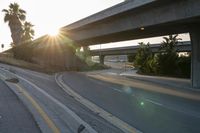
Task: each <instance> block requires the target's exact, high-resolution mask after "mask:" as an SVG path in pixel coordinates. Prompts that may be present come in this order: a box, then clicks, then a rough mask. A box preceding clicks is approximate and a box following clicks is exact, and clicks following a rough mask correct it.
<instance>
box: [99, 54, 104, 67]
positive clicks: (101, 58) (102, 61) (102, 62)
mask: <svg viewBox="0 0 200 133" xmlns="http://www.w3.org/2000/svg"><path fill="white" fill-rule="evenodd" d="M104 57H105V55H100V56H99V61H100V64H102V65H104Z"/></svg>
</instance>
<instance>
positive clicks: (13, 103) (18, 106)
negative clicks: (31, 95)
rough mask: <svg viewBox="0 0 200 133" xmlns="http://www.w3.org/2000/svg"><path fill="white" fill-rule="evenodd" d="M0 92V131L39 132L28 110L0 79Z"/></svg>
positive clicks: (8, 132) (7, 132) (16, 132)
mask: <svg viewBox="0 0 200 133" xmlns="http://www.w3.org/2000/svg"><path fill="white" fill-rule="evenodd" d="M0 92H1V93H0V132H1V133H40V132H41V131H40V129H39V127H38V125H37V124H36V122H35V120H34V118H33V117H32V115H31V114H30V112H29V111H28V110H27V108H26V107H25V106H24V105H23V104H22V102H21V101H20V100H19V99H18V97H17V96H16V95H15V94H14V93H13V92H12V91H11V90H10V88H9V87H8V86H7V85H6V84H5V83H4V82H3V81H2V80H0Z"/></svg>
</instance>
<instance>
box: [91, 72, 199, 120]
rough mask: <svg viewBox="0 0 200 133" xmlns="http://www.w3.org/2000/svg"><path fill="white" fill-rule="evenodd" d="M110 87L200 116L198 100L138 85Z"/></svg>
mask: <svg viewBox="0 0 200 133" xmlns="http://www.w3.org/2000/svg"><path fill="white" fill-rule="evenodd" d="M107 77H108V76H107ZM124 79H126V78H124ZM89 80H92V81H93V82H95V83H97V84H100V85H107V86H109V85H110V83H109V82H104V81H101V80H98V79H93V78H91V77H90V78H89ZM132 82H137V83H140V84H143V85H144V84H148V85H151V86H152V85H154V86H156V88H157V89H159V87H158V86H160V87H162V88H163V86H162V85H158V84H155V83H149V82H145V81H141V80H136V79H132ZM110 89H113V90H114V91H118V92H121V93H125V94H128V95H131V96H134V97H143V98H144V99H145V100H147V101H148V102H151V103H154V104H157V105H159V106H163V107H165V108H168V109H171V110H175V111H177V112H181V113H185V114H187V115H191V116H195V117H200V106H199V105H200V102H199V101H196V100H188V99H185V98H179V97H175V96H171V95H165V94H161V93H158V92H152V91H146V90H143V89H141V88H137V87H135V88H131V87H129V86H127V85H125V86H119V85H116V84H112V87H110ZM165 89H171V88H167V87H165ZM147 90H148V89H147Z"/></svg>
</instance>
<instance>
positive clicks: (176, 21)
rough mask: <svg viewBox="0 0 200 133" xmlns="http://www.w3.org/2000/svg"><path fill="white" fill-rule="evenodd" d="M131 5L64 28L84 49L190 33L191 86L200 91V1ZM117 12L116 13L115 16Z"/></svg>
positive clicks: (170, 0)
mask: <svg viewBox="0 0 200 133" xmlns="http://www.w3.org/2000/svg"><path fill="white" fill-rule="evenodd" d="M143 1H144V2H146V3H145V4H142V5H140V6H135V5H134V4H137V2H139V0H134V1H128V2H124V3H122V4H119V5H116V6H114V7H112V8H110V9H107V10H104V11H102V12H99V13H97V14H94V15H92V16H89V17H87V18H85V19H83V20H80V21H78V22H75V23H73V24H71V25H68V26H65V27H63V28H61V31H62V32H63V34H65V35H66V36H69V37H70V38H72V39H73V40H74V41H76V42H77V43H78V45H81V46H87V45H95V44H102V43H110V42H117V41H125V40H133V39H142V38H148V37H156V36H162V35H169V34H178V33H186V32H187V33H190V35H191V43H192V72H191V74H192V75H191V77H192V78H191V79H192V86H193V87H195V88H200V52H199V51H200V28H199V27H200V6H199V5H200V0H143ZM116 12H117V13H116Z"/></svg>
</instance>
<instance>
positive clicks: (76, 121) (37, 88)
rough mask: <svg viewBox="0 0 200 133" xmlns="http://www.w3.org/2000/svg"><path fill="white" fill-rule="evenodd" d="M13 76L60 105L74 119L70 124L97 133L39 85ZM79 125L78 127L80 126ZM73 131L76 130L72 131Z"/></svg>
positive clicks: (90, 132)
mask: <svg viewBox="0 0 200 133" xmlns="http://www.w3.org/2000/svg"><path fill="white" fill-rule="evenodd" d="M3 71H6V72H8V73H10V72H9V71H7V70H3ZM11 74H12V75H14V76H16V77H17V78H19V79H21V80H23V81H25V82H27V83H28V84H30V85H31V86H33V87H34V88H35V89H36V90H37V91H39V92H40V93H42V94H43V95H44V96H46V97H47V98H49V99H50V100H51V101H53V102H54V103H55V104H56V105H58V106H59V107H61V108H62V109H64V110H65V112H66V113H67V114H69V117H72V118H73V121H69V122H70V123H73V122H74V123H76V124H79V125H81V124H82V125H84V126H85V127H86V130H87V131H88V132H89V133H97V132H96V131H95V130H94V129H93V128H92V127H91V126H90V125H89V124H87V123H86V122H85V121H83V120H82V119H81V118H80V117H79V116H78V115H77V114H76V113H74V112H73V111H72V110H70V109H69V108H68V107H67V106H65V105H64V104H62V103H61V102H60V101H58V100H57V99H55V98H54V97H52V96H51V95H49V94H48V93H47V92H46V91H44V90H43V89H41V88H39V87H38V86H37V85H35V84H34V83H32V82H30V81H29V80H27V79H25V78H23V77H21V76H19V75H16V74H13V73H11ZM79 125H78V126H79ZM72 130H76V129H72Z"/></svg>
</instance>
